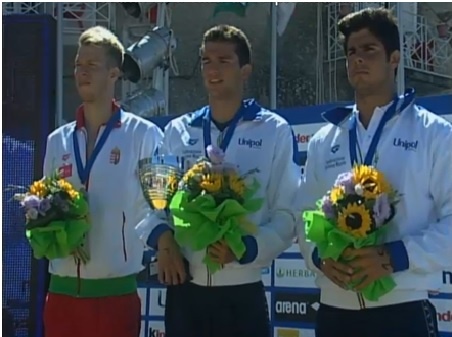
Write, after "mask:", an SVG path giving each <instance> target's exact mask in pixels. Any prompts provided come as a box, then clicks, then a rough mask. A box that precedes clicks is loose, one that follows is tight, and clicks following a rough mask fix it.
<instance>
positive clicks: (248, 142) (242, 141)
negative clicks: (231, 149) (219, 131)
mask: <svg viewBox="0 0 452 337" xmlns="http://www.w3.org/2000/svg"><path fill="white" fill-rule="evenodd" d="M239 145H241V146H247V147H249V148H250V149H260V148H261V147H262V139H259V140H255V139H246V138H239Z"/></svg>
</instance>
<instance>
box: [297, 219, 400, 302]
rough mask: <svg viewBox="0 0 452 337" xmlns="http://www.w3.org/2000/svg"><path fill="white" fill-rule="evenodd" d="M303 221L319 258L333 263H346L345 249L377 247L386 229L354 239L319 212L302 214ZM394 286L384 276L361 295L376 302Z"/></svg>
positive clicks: (390, 280)
mask: <svg viewBox="0 0 452 337" xmlns="http://www.w3.org/2000/svg"><path fill="white" fill-rule="evenodd" d="M303 219H304V222H305V226H306V227H305V229H306V238H307V240H309V241H311V242H313V243H315V244H316V246H317V249H318V253H319V257H320V258H322V259H328V258H330V259H333V260H334V261H343V262H347V261H345V260H344V259H343V258H341V255H342V253H343V252H344V250H345V249H346V248H347V247H350V246H352V247H354V248H363V247H368V246H374V245H377V244H378V243H379V242H380V238H381V237H382V235H383V234H384V231H385V229H386V227H381V228H379V229H378V230H376V231H374V232H372V233H370V234H369V235H367V236H366V237H364V238H356V237H353V236H352V235H350V234H347V233H345V232H343V231H341V230H340V229H338V228H337V226H335V225H334V224H333V223H332V222H331V221H330V220H329V219H328V218H326V217H325V215H324V213H323V212H321V211H306V212H304V213H303ZM358 283H359V282H358ZM355 285H356V284H355V283H353V284H349V288H350V289H352V288H353V287H354V286H355ZM395 286H396V283H395V282H394V280H393V278H392V277H391V276H385V277H382V278H380V279H379V280H376V281H374V282H373V283H371V284H369V285H368V286H367V287H366V288H364V289H363V290H362V294H363V296H364V297H365V298H366V299H367V300H369V301H378V299H379V298H380V297H381V296H383V295H385V294H387V293H389V292H390V291H392V290H393V289H394V288H395Z"/></svg>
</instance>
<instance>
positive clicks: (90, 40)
mask: <svg viewBox="0 0 452 337" xmlns="http://www.w3.org/2000/svg"><path fill="white" fill-rule="evenodd" d="M78 46H79V47H81V46H99V47H103V48H104V49H105V51H106V53H107V57H108V59H109V61H110V62H111V65H112V66H114V67H118V68H121V67H122V63H123V61H124V46H123V45H122V43H121V41H119V39H118V37H117V36H116V35H115V34H114V33H113V32H112V31H110V30H109V29H107V28H105V27H102V26H95V27H91V28H88V29H87V30H85V31H84V32H83V33H82V35H81V36H80V38H79V40H78Z"/></svg>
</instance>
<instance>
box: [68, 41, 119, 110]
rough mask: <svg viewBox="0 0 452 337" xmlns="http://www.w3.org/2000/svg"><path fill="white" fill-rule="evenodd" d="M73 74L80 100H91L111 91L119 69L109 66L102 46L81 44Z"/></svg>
mask: <svg viewBox="0 0 452 337" xmlns="http://www.w3.org/2000/svg"><path fill="white" fill-rule="evenodd" d="M74 75H75V84H76V87H77V91H78V93H79V95H80V97H81V99H82V101H83V102H93V101H96V100H98V99H99V98H101V97H104V96H106V95H107V94H108V93H109V92H110V91H113V89H114V85H115V82H116V80H117V79H118V77H119V69H118V67H111V66H110V64H109V62H108V57H107V53H106V51H105V49H104V48H103V47H101V46H94V45H82V46H80V48H79V49H78V52H77V56H76V58H75V69H74Z"/></svg>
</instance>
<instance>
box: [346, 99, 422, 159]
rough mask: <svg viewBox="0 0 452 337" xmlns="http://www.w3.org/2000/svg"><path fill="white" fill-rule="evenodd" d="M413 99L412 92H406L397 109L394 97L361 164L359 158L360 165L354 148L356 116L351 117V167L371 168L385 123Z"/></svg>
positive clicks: (397, 101)
mask: <svg viewBox="0 0 452 337" xmlns="http://www.w3.org/2000/svg"><path fill="white" fill-rule="evenodd" d="M413 99H414V91H410V92H407V93H406V94H405V95H404V98H403V103H402V104H401V106H400V107H398V105H399V101H400V99H399V97H398V96H397V95H396V96H395V97H394V100H393V102H392V104H391V106H390V107H389V108H388V109H387V110H386V112H385V113H384V115H383V117H382V118H381V120H380V123H379V124H378V127H377V130H376V131H375V134H374V136H373V138H372V141H371V143H370V146H369V150H368V151H367V153H366V156H365V158H364V162H362V158H361V163H359V161H358V155H357V151H356V148H357V146H358V138H357V134H356V132H357V124H358V121H357V118H358V116H357V114H356V113H355V114H353V116H352V117H351V127H350V130H349V133H348V134H349V149H350V160H351V163H352V166H354V165H357V164H363V165H368V166H371V165H372V162H373V159H374V156H375V153H376V151H377V146H378V142H379V141H380V138H381V135H382V133H383V128H384V126H385V125H386V123H387V122H389V121H390V120H391V119H392V118H393V117H394V116H395V115H396V113H398V112H399V111H403V110H405V108H406V107H407V106H408V105H410V104H411V102H412V101H413Z"/></svg>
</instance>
